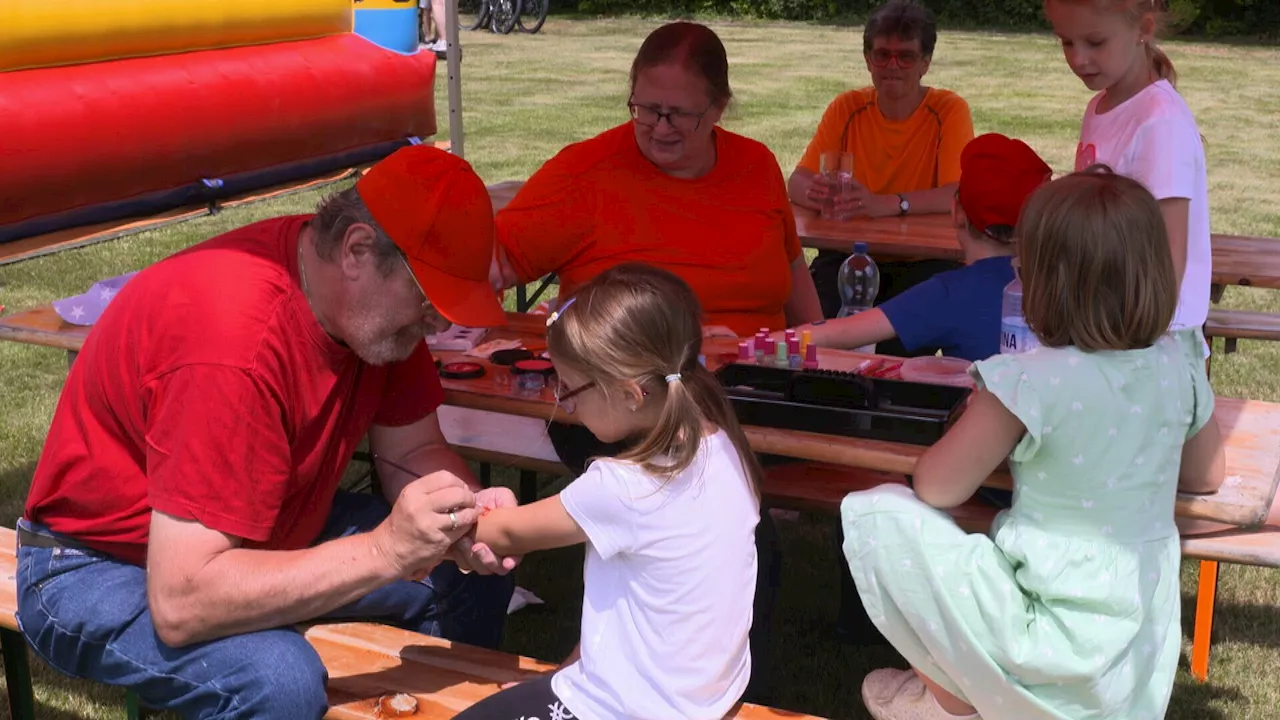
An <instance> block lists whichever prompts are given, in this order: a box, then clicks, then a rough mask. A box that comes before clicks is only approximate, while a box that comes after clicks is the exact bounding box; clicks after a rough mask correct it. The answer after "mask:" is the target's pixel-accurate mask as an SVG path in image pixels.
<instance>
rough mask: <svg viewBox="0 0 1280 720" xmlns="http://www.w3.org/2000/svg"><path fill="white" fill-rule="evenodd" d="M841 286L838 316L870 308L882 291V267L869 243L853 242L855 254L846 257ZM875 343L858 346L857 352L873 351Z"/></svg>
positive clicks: (841, 271) (839, 277) (839, 280)
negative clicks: (873, 256) (875, 258)
mask: <svg viewBox="0 0 1280 720" xmlns="http://www.w3.org/2000/svg"><path fill="white" fill-rule="evenodd" d="M837 281H838V283H839V287H840V312H839V314H837V315H836V317H849V316H850V315H856V314H858V313H860V312H862V311H863V310H870V309H871V308H872V307H873V306H874V305H875V302H876V295H877V294H878V293H879V292H880V268H878V267H876V261H875V260H872V259H871V256H870V255H868V254H867V244H866V243H864V242H858V243H854V244H853V254H852V255H850V256H849V257H847V258H845V261H844V264H843V265H841V266H840V275H839V276H838V278H837ZM875 351H876V346H875V345H866V346H864V347H860V348H857V352H865V353H873V352H875Z"/></svg>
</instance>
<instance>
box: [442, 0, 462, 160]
mask: <svg viewBox="0 0 1280 720" xmlns="http://www.w3.org/2000/svg"><path fill="white" fill-rule="evenodd" d="M444 36H445V38H446V41H447V43H448V45H447V47H446V49H445V66H446V68H447V69H448V71H449V152H451V153H453V154H454V155H457V156H458V157H461V158H464V157H466V155H464V154H463V149H462V47H461V46H459V45H458V0H445V6H444Z"/></svg>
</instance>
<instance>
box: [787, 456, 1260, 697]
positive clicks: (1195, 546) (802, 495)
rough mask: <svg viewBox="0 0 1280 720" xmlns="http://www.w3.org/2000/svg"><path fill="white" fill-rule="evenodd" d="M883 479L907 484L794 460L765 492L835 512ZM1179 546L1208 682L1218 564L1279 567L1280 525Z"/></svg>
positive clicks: (982, 506)
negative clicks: (1192, 581) (1192, 578)
mask: <svg viewBox="0 0 1280 720" xmlns="http://www.w3.org/2000/svg"><path fill="white" fill-rule="evenodd" d="M884 482H893V483H899V484H904V485H905V484H906V478H905V477H904V476H902V475H893V474H891V473H876V472H873V471H867V470H859V469H857V468H849V467H843V466H838V465H825V464H821V463H796V464H793V465H784V466H779V467H774V468H770V469H769V470H768V471H766V477H765V488H764V494H765V495H766V496H767V497H768V498H770V499H771V500H772V501H773V502H774V503H775V504H780V505H788V506H790V507H795V508H797V509H804V510H810V511H817V512H827V513H832V514H835V513H838V512H839V511H840V502H841V500H843V499H844V496H845V495H846V494H848V493H850V492H857V491H859V490H867V489H870V488H872V487H875V486H876V485H879V484H882V483H884ZM947 512H948V513H949V514H950V515H951V516H952V517H953V518H954V519H955V521H956V524H958V525H959V526H960V527H961V528H963V529H965V530H966V531H968V532H982V533H985V532H986V531H987V530H988V529H989V528H990V527H991V523H992V521H994V520H995V516H996V514H997V512H998V510H997V509H996V508H994V507H992V506H990V505H987V504H986V503H984V502H982V501H981V500H979V499H976V498H974V499H970V500H969V501H968V502H966V503H964V504H963V505H961V506H959V507H956V508H952V509H950V510H948V511H947ZM1181 545H1182V556H1183V557H1184V558H1188V559H1195V560H1200V561H1201V562H1200V579H1199V588H1198V591H1197V595H1196V616H1195V628H1194V630H1193V633H1192V646H1191V675H1192V676H1193V677H1195V678H1196V679H1197V680H1199V681H1201V682H1204V681H1205V680H1207V679H1208V677H1209V651H1210V648H1211V647H1212V643H1213V612H1214V607H1215V605H1216V601H1217V579H1218V563H1220V562H1225V563H1232V564H1235V565H1253V566H1257V567H1268V568H1280V527H1274V526H1263V527H1261V528H1256V529H1248V528H1239V529H1232V530H1224V531H1220V532H1215V533H1209V534H1205V535H1193V536H1188V537H1184V538H1182V541H1181Z"/></svg>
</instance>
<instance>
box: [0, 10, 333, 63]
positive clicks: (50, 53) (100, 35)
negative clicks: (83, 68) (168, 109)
mask: <svg viewBox="0 0 1280 720" xmlns="http://www.w3.org/2000/svg"><path fill="white" fill-rule="evenodd" d="M0 28H4V30H3V31H0V34H3V35H4V40H3V42H0V71H7V70H23V69H30V68H38V67H51V66H56V65H78V64H82V63H92V62H102V61H105V60H119V59H122V58H127V57H141V56H146V55H167V54H170V53H179V52H189V51H193V50H212V49H215V48H226V47H236V46H239V45H260V44H264V43H272V42H285V41H289V40H303V39H307V38H315V37H323V36H325V35H336V34H338V33H344V32H350V31H351V29H352V2H351V0H194V1H193V0H0Z"/></svg>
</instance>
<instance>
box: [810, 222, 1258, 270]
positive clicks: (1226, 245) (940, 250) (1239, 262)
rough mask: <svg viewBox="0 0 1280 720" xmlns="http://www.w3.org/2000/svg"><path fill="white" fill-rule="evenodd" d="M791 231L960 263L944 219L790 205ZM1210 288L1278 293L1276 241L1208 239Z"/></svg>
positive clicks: (814, 244)
mask: <svg viewBox="0 0 1280 720" xmlns="http://www.w3.org/2000/svg"><path fill="white" fill-rule="evenodd" d="M792 209H793V210H794V211H795V215H796V230H797V232H798V233H799V234H800V242H801V244H803V245H804V246H805V247H809V248H815V249H817V250H836V251H839V252H850V251H851V250H852V248H853V244H854V243H855V242H859V241H861V242H865V243H867V249H868V251H869V252H870V254H871V255H872V256H873V257H886V258H892V259H911V258H922V259H945V260H962V259H963V258H964V253H962V252H961V251H960V243H959V242H958V241H957V240H956V229H955V228H954V227H953V226H952V224H951V217H950V216H949V215H918V216H907V217H903V218H896V217H895V218H877V219H874V220H873V219H870V218H854V219H853V220H845V221H838V220H823V219H822V218H821V217H820V216H819V215H818V213H817V212H815V211H813V210H809V209H806V208H802V207H799V206H796V205H793V206H792ZM1212 247H1213V281H1212V282H1213V284H1214V285H1217V286H1226V285H1244V286H1250V287H1260V288H1269V289H1272V290H1280V239H1276V238H1267V237H1248V236H1244V235H1214V236H1213V237H1212Z"/></svg>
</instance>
